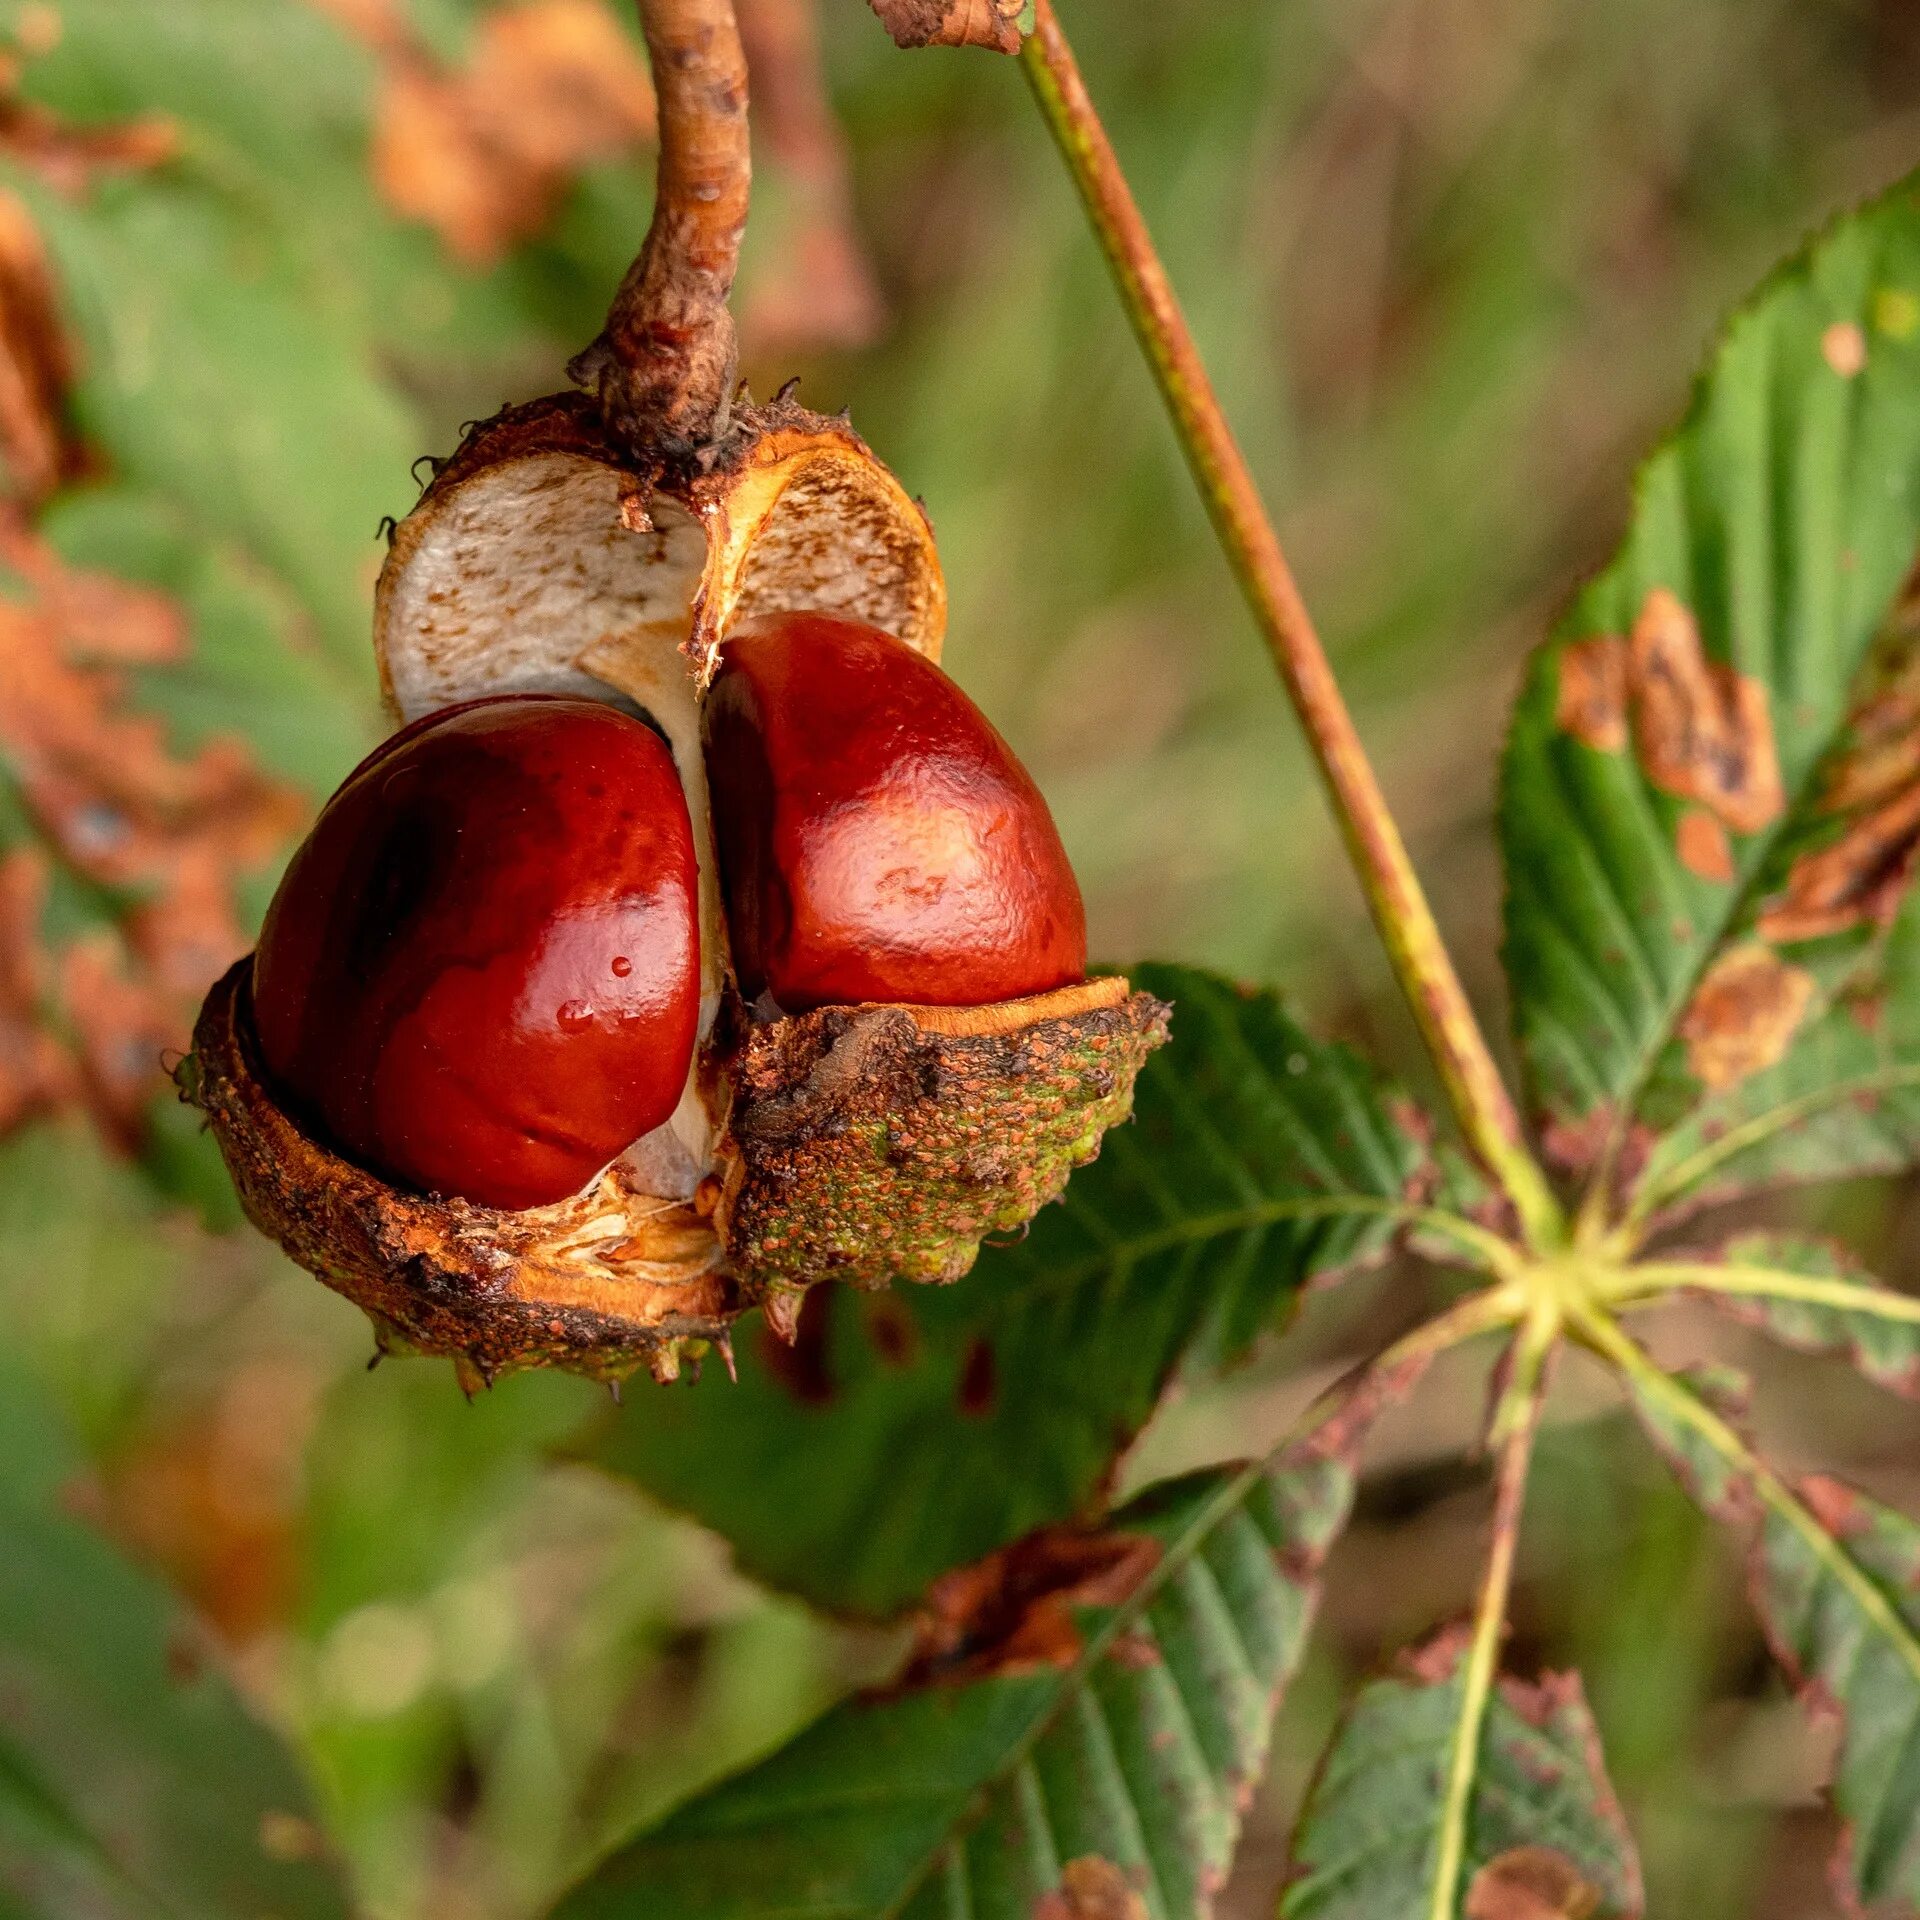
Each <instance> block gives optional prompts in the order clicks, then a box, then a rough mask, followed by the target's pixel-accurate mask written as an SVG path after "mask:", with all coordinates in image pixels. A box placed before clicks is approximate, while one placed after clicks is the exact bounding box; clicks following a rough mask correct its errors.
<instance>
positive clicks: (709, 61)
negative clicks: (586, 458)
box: [568, 0, 752, 468]
mask: <svg viewBox="0 0 1920 1920" xmlns="http://www.w3.org/2000/svg"><path fill="white" fill-rule="evenodd" d="M640 24H641V27H642V29H643V31H644V32H645V34H646V38H647V51H648V52H649V54H650V55H651V56H652V59H653V84H654V92H655V94H656V96H657V98H658V100H659V111H660V159H659V171H658V180H657V184H656V187H655V191H654V204H653V219H652V221H651V222H650V223H649V225H648V227H647V237H646V239H645V241H644V242H643V243H642V245H641V248H640V253H639V257H638V258H637V259H636V260H635V261H634V263H633V265H632V266H631V267H629V268H628V269H627V274H626V278H625V279H623V280H622V281H621V283H620V290H619V291H618V292H617V293H616V294H615V295H614V298H613V305H612V307H611V308H610V309H609V310H608V313H607V320H606V325H605V326H604V327H603V328H602V329H601V331H600V335H599V337H598V338H597V339H596V340H595V341H594V342H593V344H592V345H591V346H589V347H588V348H587V349H586V350H585V351H584V352H583V353H581V354H579V355H578V356H577V357H576V358H575V359H574V361H573V363H572V365H571V366H570V367H569V368H568V372H569V373H570V374H571V375H572V376H573V378H574V379H575V380H576V381H577V382H578V383H579V384H580V385H581V386H583V387H585V388H587V389H588V390H589V391H590V392H592V393H593V394H595V395H596V397H597V398H598V399H599V402H600V409H601V414H602V417H603V419H604V421H605V423H606V427H607V430H608V432H609V433H610V434H611V435H612V436H613V438H614V439H615V440H616V441H617V442H618V443H619V444H620V445H621V446H622V447H623V448H624V449H625V450H626V451H627V452H628V453H629V454H630V455H632V456H633V457H634V458H635V459H636V461H638V462H639V463H640V464H641V465H642V466H650V467H655V468H657V467H658V466H660V465H661V464H663V463H664V462H666V461H669V460H674V459H684V458H686V457H688V456H690V455H696V454H697V453H698V452H699V451H700V449H701V448H703V447H706V446H709V445H711V444H712V443H713V442H714V441H716V440H718V439H720V438H721V437H723V436H724V435H725V433H726V430H727V421H728V412H729V408H730V406H731V403H732V397H733V384H734V375H735V370H736V366H737V363H738V349H737V346H736V343H735V340H734V331H733V316H732V314H731V313H730V312H729V311H728V308H727V297H728V295H729V294H730V293H731V292H732V290H733V275H734V268H735V266H736V265H737V264H738V262H739V258H740V239H741V235H742V234H743V233H744V232H745V230H746V224H747V195H748V189H749V186H750V183H751V178H752V170H751V166H750V162H749V157H748V150H747V62H746V55H745V53H744V52H743V51H742V49H741V44H740V30H739V27H738V26H737V24H736V23H735V21H734V16H733V0H640Z"/></svg>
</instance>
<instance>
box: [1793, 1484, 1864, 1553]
mask: <svg viewBox="0 0 1920 1920" xmlns="http://www.w3.org/2000/svg"><path fill="white" fill-rule="evenodd" d="M1800 1498H1801V1499H1802V1500H1803V1501H1804V1502H1805V1503H1806V1506H1807V1510H1808V1511H1809V1512H1810V1513H1811V1514H1812V1515H1813V1517H1814V1518H1815V1519H1816V1520H1818V1521H1819V1522H1820V1524H1821V1526H1822V1527H1824V1528H1825V1529H1826V1531H1827V1532H1828V1533H1830V1534H1832V1535H1833V1537H1834V1538H1835V1539H1836V1540H1846V1539H1848V1538H1850V1537H1851V1536H1852V1535H1853V1534H1854V1533H1856V1532H1857V1531H1858V1530H1859V1527H1860V1495H1859V1493H1858V1492H1857V1491H1856V1490H1855V1489H1854V1488H1852V1487H1850V1486H1848V1485H1847V1483H1846V1482H1845V1481H1844V1480H1836V1479H1834V1478H1833V1476H1832V1475H1831V1474H1825V1473H1813V1474H1808V1475H1807V1476H1806V1477H1805V1478H1804V1479H1802V1480H1801V1482H1800Z"/></svg>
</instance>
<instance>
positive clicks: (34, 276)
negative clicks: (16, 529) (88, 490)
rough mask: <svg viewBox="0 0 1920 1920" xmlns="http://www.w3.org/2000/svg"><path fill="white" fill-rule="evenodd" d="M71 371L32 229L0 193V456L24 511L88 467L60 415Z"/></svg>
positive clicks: (12, 197)
mask: <svg viewBox="0 0 1920 1920" xmlns="http://www.w3.org/2000/svg"><path fill="white" fill-rule="evenodd" d="M73 373H74V355H73V348H72V346H71V345H70V343H69V342H68V339H67V334H66V329H65V327H64V326H63V325H62V323H61V319H60V312H59V307H58V304H57V301H56V297H55V293H54V285H53V269H52V267H51V266H50V265H49V263H48V260H47V252H46V248H45V247H44V246H43V245H42V243H41V239H40V230H39V228H38V227H36V226H35V225H34V222H33V217H32V215H31V214H29V213H28V211H27V208H26V205H25V203H24V202H23V201H22V200H21V199H20V198H19V197H18V195H16V194H12V193H9V192H6V191H5V190H4V189H0V458H4V460H5V462H6V471H7V479H8V482H9V483H10V486H11V490H12V492H13V494H14V496H15V498H17V499H18V500H20V501H21V502H22V504H24V505H25V506H27V507H30V508H31V507H37V506H38V505H40V504H41V502H43V501H44V500H46V499H47V498H48V497H49V496H50V495H51V494H52V493H54V492H55V491H56V490H57V489H58V488H59V487H60V486H61V485H62V484H63V483H64V482H66V481H68V480H72V479H75V478H77V477H78V476H79V475H80V474H82V473H84V472H85V471H86V469H87V467H88V465H89V464H90V463H89V461H88V458H87V456H86V453H85V451H84V450H83V448H82V447H81V444H80V439H79V436H78V434H77V433H76V432H75V430H74V428H73V424H72V421H71V419H70V417H69V414H68V408H67V392H68V388H69V387H70V385H71V383H72V380H73Z"/></svg>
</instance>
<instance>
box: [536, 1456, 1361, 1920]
mask: <svg viewBox="0 0 1920 1920" xmlns="http://www.w3.org/2000/svg"><path fill="white" fill-rule="evenodd" d="M1353 1438H1354V1431H1353V1429H1350V1428H1349V1429H1345V1430H1343V1431H1342V1432H1341V1433H1340V1434H1339V1436H1338V1437H1337V1439H1335V1438H1329V1439H1327V1440H1326V1441H1325V1442H1324V1444H1322V1443H1320V1442H1314V1443H1308V1444H1307V1445H1304V1446H1303V1447H1302V1448H1301V1449H1300V1450H1299V1451H1298V1452H1296V1453H1295V1454H1294V1455H1293V1456H1291V1457H1290V1458H1289V1459H1288V1460H1286V1461H1285V1462H1283V1463H1282V1464H1281V1465H1279V1466H1276V1467H1273V1468H1269V1469H1255V1468H1247V1469H1240V1470H1238V1471H1234V1470H1228V1469H1214V1470H1209V1471H1206V1472H1202V1473H1198V1474H1193V1475H1190V1476H1188V1477H1186V1478H1184V1479H1182V1480H1177V1481H1170V1482H1164V1483H1162V1484H1161V1485H1159V1486H1156V1487H1153V1488H1150V1489H1148V1491H1147V1492H1146V1493H1144V1494H1143V1495H1141V1496H1140V1497H1139V1498H1138V1499H1137V1500H1135V1501H1132V1502H1130V1503H1129V1504H1128V1505H1127V1506H1126V1507H1124V1508H1122V1509H1120V1510H1119V1511H1118V1512H1116V1513H1115V1514H1114V1515H1113V1516H1112V1518H1111V1520H1110V1521H1109V1522H1108V1524H1107V1526H1106V1527H1105V1528H1103V1529H1100V1530H1099V1531H1097V1532H1092V1531H1080V1532H1068V1531H1064V1530H1054V1531H1052V1532H1049V1533H1043V1534H1039V1535H1033V1536H1029V1538H1028V1539H1027V1540H1025V1541H1022V1542H1020V1543H1019V1544H1018V1545H1017V1546H1016V1547H1014V1548H1013V1549H1010V1550H1008V1551H1007V1552H1006V1553H1004V1554H1001V1555H996V1556H994V1557H993V1559H992V1560H990V1561H989V1562H987V1563H983V1565H982V1566H981V1567H979V1568H970V1569H967V1570H965V1572H963V1573H962V1574H957V1575H954V1576H952V1581H951V1583H943V1589H941V1590H936V1594H935V1596H934V1612H935V1618H936V1620H937V1621H938V1622H939V1623H940V1625H939V1626H938V1627H937V1628H936V1629H935V1630H934V1635H933V1637H932V1639H931V1640H929V1639H927V1638H926V1637H923V1643H922V1652H921V1654H920V1656H919V1657H918V1658H917V1660H916V1662H915V1665H914V1666H913V1667H912V1668H910V1669H909V1673H908V1676H907V1678H906V1679H905V1680H904V1681H903V1683H902V1684H901V1685H900V1686H899V1687H897V1688H896V1689H894V1690H892V1691H891V1692H887V1693H882V1694H876V1695H870V1696H867V1697H864V1698H862V1699H858V1700H854V1701H851V1702H848V1703H847V1704H845V1705H843V1706H841V1707H839V1708H837V1709H835V1710H834V1711H833V1712H832V1713H830V1714H829V1715H828V1716H827V1717H826V1718H825V1719H824V1720H822V1721H820V1722H818V1723H816V1725H815V1726H814V1727H813V1728H811V1729H810V1730H809V1731H808V1732H806V1733H804V1734H802V1735H801V1736H800V1738H799V1739H798V1740H797V1741H795V1742H794V1743H793V1744H792V1745H790V1746H789V1747H787V1748H785V1749H784V1750H783V1751H782V1752H780V1753H778V1754H776V1755H774V1756H773V1757H772V1758H771V1759H769V1760H768V1761H766V1762H764V1763H763V1764H762V1765H761V1766H759V1767H757V1768H755V1769H754V1770H753V1771H751V1772H750V1773H747V1774H745V1775H742V1776H740V1777H739V1778H737V1779H735V1780H733V1781H730V1782H727V1783H725V1784H723V1785H721V1786H720V1787H718V1788H716V1789H714V1790H713V1791H712V1792H711V1793H709V1794H706V1795H704V1796H702V1797H701V1798H700V1799H698V1800H696V1801H694V1802H692V1803H691V1804H689V1805H688V1806H685V1807H683V1808H681V1809H680V1810H679V1811H678V1812H677V1813H674V1814H672V1815H670V1816H669V1817H668V1818H667V1819H666V1820H665V1821H664V1822H663V1823H662V1824H661V1825H660V1826H659V1827H657V1828H656V1829H655V1830H654V1831H652V1832H651V1833H648V1834H645V1835H642V1836H641V1837H640V1838H639V1839H638V1840H636V1841H635V1842H633V1843H632V1845H630V1846H629V1847H628V1848H626V1849H625V1850H623V1851H622V1852H620V1853H618V1854H616V1855H615V1856H614V1857H613V1858H612V1859H611V1860H610V1861H609V1862H607V1864H606V1865H605V1866H604V1867H603V1868H602V1869H601V1870H600V1871H599V1872H598V1873H597V1874H595V1875H593V1876H592V1877H591V1878H590V1879H589V1880H588V1881H587V1882H586V1884H585V1885H583V1886H582V1887H581V1888H580V1889H578V1890H577V1891H576V1892H575V1894H574V1895H573V1897H572V1898H571V1899H570V1900H569V1901H568V1902H567V1903H565V1905H564V1906H563V1907H562V1909H561V1920H667V1917H668V1916H672V1920H774V1916H780V1920H893V1917H894V1916H910V1917H911V1920H959V1917H961V1916H964V1920H1031V1916H1033V1915H1034V1914H1036V1913H1052V1912H1055V1911H1059V1912H1061V1913H1072V1912H1075V1911H1078V1910H1079V1909H1078V1908H1076V1907H1075V1906H1073V1905H1072V1904H1069V1902H1070V1901H1071V1900H1074V1899H1079V1898H1086V1899H1088V1900H1091V1898H1092V1897H1093V1895H1094V1894H1096V1893H1098V1894H1099V1895H1100V1896H1101V1897H1104V1898H1107V1899H1109V1900H1119V1901H1132V1902H1137V1903H1138V1905H1137V1908H1136V1907H1132V1906H1116V1907H1115V1908H1114V1909H1113V1910H1114V1911H1139V1912H1141V1913H1144V1914H1145V1915H1146V1916H1148V1920H1187V1916H1192V1915H1200V1914H1204V1913H1206V1912H1207V1911H1208V1910H1209V1908H1210V1904H1211V1899H1212V1895H1213V1893H1214V1892H1215V1891H1216V1890H1217V1888H1218V1887H1219V1885H1220V1884H1221V1883H1222V1882H1223V1881H1224V1879H1225V1876H1226V1872H1227V1868H1228V1865H1229V1863H1230V1861H1231V1859H1232V1853H1233V1847H1234V1843H1235V1841H1236V1839H1237V1837H1238V1832H1239V1825H1240V1817H1241V1808H1242V1805H1243V1802H1244V1798H1245V1795H1246V1793H1247V1792H1248V1791H1249V1790H1250V1788H1251V1786H1252V1784H1253V1782H1254V1781H1255V1780H1256V1779H1257V1778H1258V1777H1259V1772H1260V1769H1261V1766H1262V1764H1263V1762H1264V1758H1265V1753H1266V1746H1267V1741H1268V1737H1269V1731H1270V1727H1271V1721H1272V1714H1273V1709H1274V1706H1275V1703H1276V1701H1277V1698H1278V1695H1279V1693H1280V1692H1281V1690H1282V1689H1283V1688H1284V1686H1285V1684H1286V1682H1287V1680H1288V1678H1289V1677H1290V1676H1291V1674H1292V1672H1293V1670H1294V1668H1295V1666H1296V1665H1297V1664H1298V1661H1299V1658H1300V1654H1301V1652H1302V1649H1303V1647H1304V1643H1305V1637H1306V1631H1307V1627H1308V1624H1309V1621H1310V1618H1311V1614H1312V1609H1313V1604H1314V1600H1315V1597H1316V1587H1317V1574H1318V1570H1319V1566H1320V1563H1321V1560H1322V1558H1323V1557H1324V1555H1325V1553H1326V1550H1327V1547H1328V1546H1329V1544H1330V1543H1331V1541H1332V1539H1333V1537H1334V1535H1335V1534H1336V1533H1337V1531H1338V1530H1339V1528H1340V1526H1341V1525H1342V1524H1343V1523H1344V1521H1345V1518H1346V1515H1347V1512H1348V1510H1349V1507H1350V1505H1351V1500H1352V1492H1353V1468H1352V1464H1351V1460H1350V1457H1349V1450H1350V1448H1351V1445H1352V1441H1353ZM1050 1902H1052V1903H1053V1904H1049V1903H1050ZM1094 1910H1099V1909H1094Z"/></svg>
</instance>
